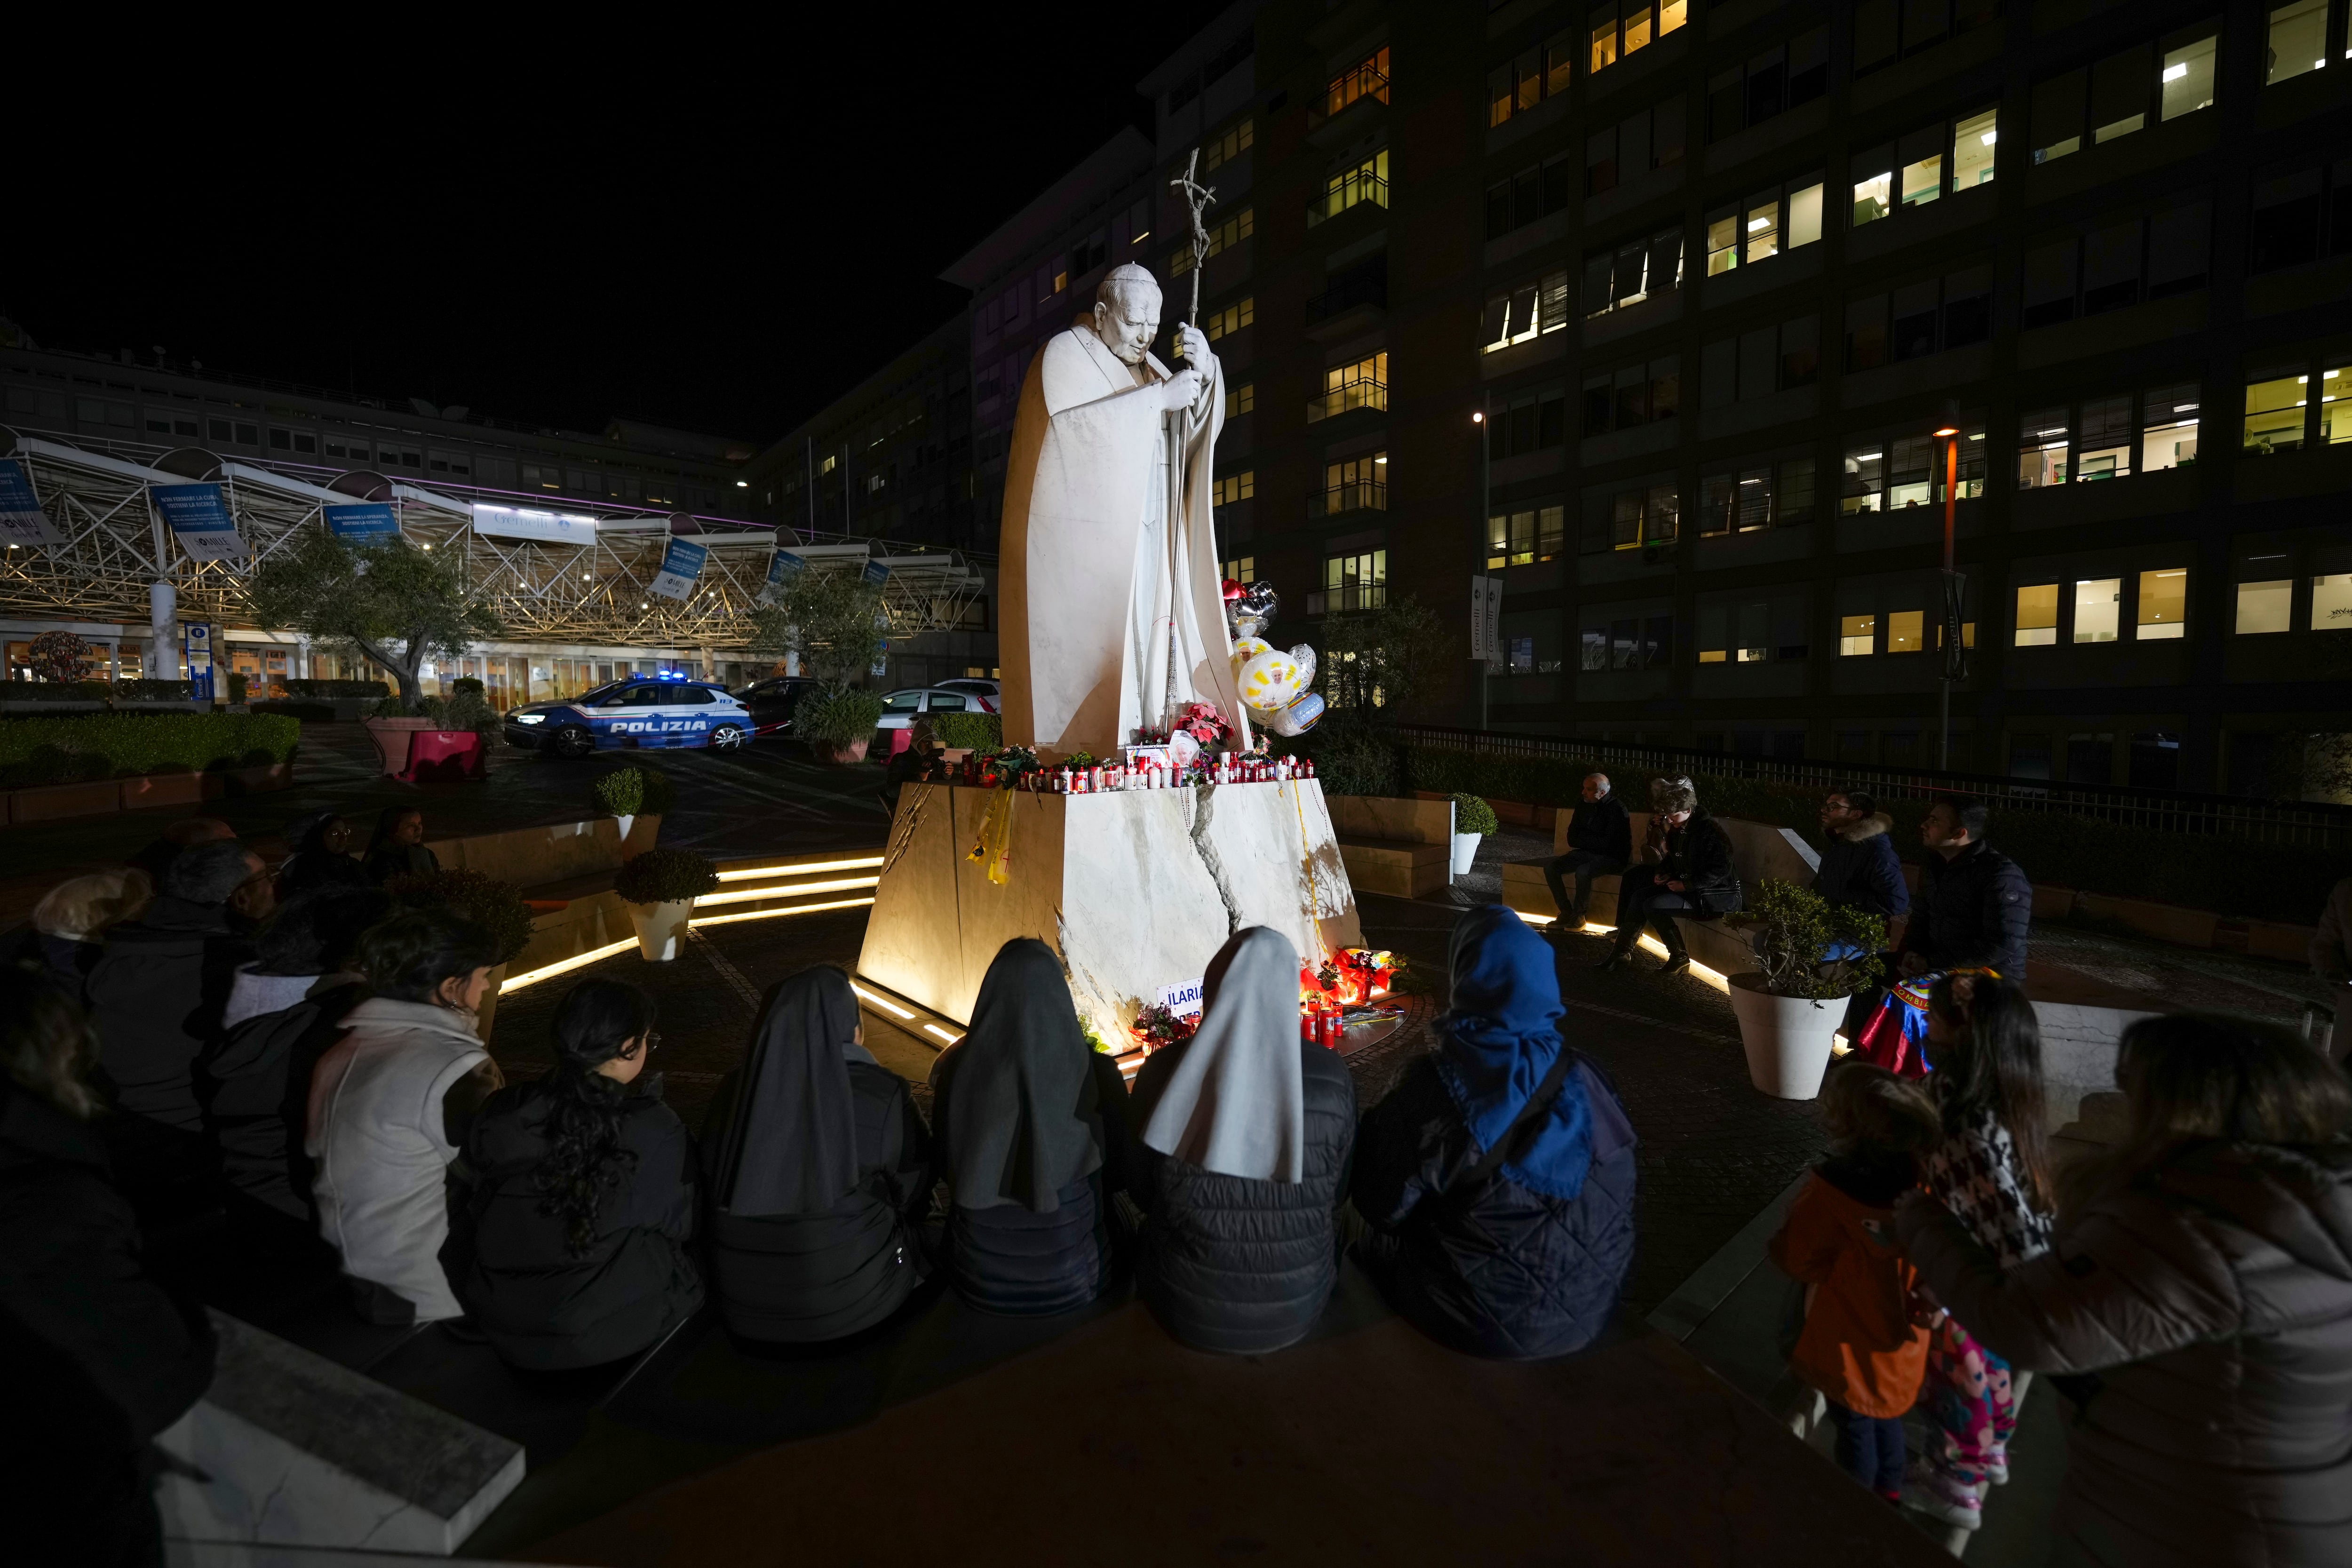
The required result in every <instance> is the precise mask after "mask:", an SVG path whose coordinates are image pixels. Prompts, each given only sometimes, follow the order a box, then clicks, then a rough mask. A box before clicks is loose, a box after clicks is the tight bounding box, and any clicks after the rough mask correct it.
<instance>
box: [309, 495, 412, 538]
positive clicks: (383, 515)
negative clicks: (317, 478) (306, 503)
mask: <svg viewBox="0 0 2352 1568" xmlns="http://www.w3.org/2000/svg"><path fill="white" fill-rule="evenodd" d="M319 510H320V512H321V513H323V514H324V515H325V517H326V519H327V531H328V532H329V533H331V534H333V535H334V536H335V537H336V538H337V539H340V540H341V541H343V542H345V543H346V544H384V543H388V542H391V541H393V540H395V539H398V538H399V537H400V514H399V513H398V512H395V511H394V510H392V508H391V507H390V506H389V505H387V504H385V503H384V502H382V501H362V502H359V503H358V504H356V505H352V506H322V507H320V509H319Z"/></svg>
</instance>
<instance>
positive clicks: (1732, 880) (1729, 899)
mask: <svg viewBox="0 0 2352 1568" xmlns="http://www.w3.org/2000/svg"><path fill="white" fill-rule="evenodd" d="M1659 820H1660V819H1659V818H1657V817H1655V816H1653V817H1651V818H1650V825H1651V826H1650V832H1651V835H1652V842H1650V843H1649V844H1647V845H1645V846H1644V847H1643V851H1642V858H1643V859H1644V860H1645V861H1647V862H1649V863H1650V864H1651V865H1653V866H1655V867H1656V868H1658V880H1659V881H1660V882H1661V883H1664V882H1680V883H1682V884H1683V887H1684V889H1685V895H1686V896H1687V897H1688V898H1690V899H1691V900H1693V901H1695V902H1696V903H1697V904H1699V905H1700V906H1701V909H1700V910H1699V911H1697V912H1698V917H1699V918H1700V919H1702V920H1706V919H1711V918H1713V917H1714V916H1717V915H1727V914H1731V913H1733V912H1734V911H1736V910H1738V909H1739V908H1740V907H1741V906H1742V905H1743V903H1744V902H1745V901H1746V900H1745V895H1744V894H1743V892H1742V891H1741V889H1740V886H1739V870H1738V867H1736V866H1734V865H1733V864H1732V860H1731V835H1729V834H1728V833H1726V832H1725V831H1724V830H1723V824H1721V823H1719V822H1717V820H1716V819H1715V818H1713V817H1712V816H1708V815H1707V814H1706V813H1705V812H1703V811H1694V812H1692V813H1691V814H1690V816H1689V817H1688V818H1687V819H1686V820H1685V822H1683V824H1682V825H1681V826H1678V827H1673V828H1669V829H1667V830H1666V832H1665V833H1664V836H1663V838H1662V839H1661V837H1660V836H1659V834H1658V823H1659Z"/></svg>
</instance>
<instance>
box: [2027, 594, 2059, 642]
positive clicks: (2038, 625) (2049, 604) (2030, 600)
mask: <svg viewBox="0 0 2352 1568" xmlns="http://www.w3.org/2000/svg"><path fill="white" fill-rule="evenodd" d="M2057 640H2058V584H2055V583H2035V584H2030V585H2028V586H2025V587H2021V588H2020V589H2018V591H2017V646H2018V647H2051V646H2052V645H2053V644H2054V643H2056V642H2057Z"/></svg>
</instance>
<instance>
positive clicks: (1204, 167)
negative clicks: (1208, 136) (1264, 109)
mask: <svg viewBox="0 0 2352 1568" xmlns="http://www.w3.org/2000/svg"><path fill="white" fill-rule="evenodd" d="M1256 139H1257V123H1256V121H1254V120H1250V119H1248V118H1244V120H1243V121H1242V122H1241V123H1240V124H1238V125H1235V126H1234V127H1233V128H1232V129H1230V130H1228V131H1227V132H1225V133H1224V134H1223V136H1220V137H1218V138H1217V139H1216V140H1215V141H1214V142H1210V143H1209V144H1208V146H1207V147H1205V148H1203V149H1202V153H1201V172H1202V174H1213V173H1214V172H1215V171H1216V170H1217V169H1219V168H1221V167H1223V165H1224V164H1226V163H1232V162H1233V161H1234V159H1235V158H1238V157H1240V156H1241V155H1242V154H1243V153H1246V152H1248V151H1249V149H1250V146H1251V144H1252V143H1253V142H1255V141H1256Z"/></svg>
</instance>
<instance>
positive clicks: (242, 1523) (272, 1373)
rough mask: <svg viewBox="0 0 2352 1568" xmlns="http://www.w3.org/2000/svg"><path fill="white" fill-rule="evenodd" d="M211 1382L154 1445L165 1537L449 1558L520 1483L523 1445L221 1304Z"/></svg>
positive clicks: (216, 1316)
mask: <svg viewBox="0 0 2352 1568" xmlns="http://www.w3.org/2000/svg"><path fill="white" fill-rule="evenodd" d="M212 1320H213V1327H214V1328H215V1331H217V1332H218V1333H219V1335H220V1361H219V1365H218V1370H217V1371H216V1372H215V1373H214V1376H213V1385H212V1387H211V1388H209V1389H208V1390H206V1391H205V1396H204V1398H202V1399H200V1400H198V1401H197V1402H196V1404H195V1407H194V1409H192V1410H190V1411H189V1412H188V1413H187V1414H186V1415H183V1416H182V1417H180V1419H179V1420H178V1421H176V1422H174V1423H173V1425H172V1426H170V1427H169V1428H168V1429H166V1430H165V1431H164V1432H163V1435H162V1436H159V1437H157V1438H156V1440H155V1441H156V1444H157V1446H158V1447H161V1448H163V1450H164V1451H165V1452H167V1453H169V1454H171V1455H173V1457H174V1458H178V1459H180V1460H181V1461H182V1462H183V1463H184V1465H186V1466H187V1467H188V1468H191V1469H193V1470H194V1471H197V1472H199V1473H200V1474H202V1475H203V1476H204V1477H205V1478H207V1479H205V1480H203V1481H198V1480H196V1479H193V1478H191V1477H189V1476H186V1475H182V1474H172V1475H167V1476H165V1477H164V1478H163V1480H162V1482H161V1483H160V1484H159V1485H158V1486H157V1488H156V1491H155V1500H156V1504H157V1506H158V1508H159V1509H160V1510H162V1513H163V1533H164V1535H165V1536H167V1537H169V1538H172V1539H174V1540H181V1541H241V1542H261V1543H267V1544H270V1545H278V1546H331V1547H364V1548H367V1549H369V1550H372V1551H376V1552H426V1553H431V1554H433V1555H436V1556H445V1557H446V1556H447V1555H448V1554H449V1553H450V1552H454V1551H455V1550H457V1543H458V1542H461V1541H463V1540H465V1538H466V1537H467V1536H468V1535H470V1534H471V1533H473V1531H474V1527H475V1526H476V1525H478V1524H479V1523H480V1522H481V1521H482V1520H483V1518H484V1517H485V1516H486V1515H488V1512H489V1511H490V1510H492V1509H493V1508H496V1507H497V1506H498V1505H499V1502H500V1501H501V1500H504V1498H505V1497H506V1495H507V1494H508V1493H509V1492H510V1491H512V1490H514V1489H515V1488H516V1487H517V1486H519V1485H520V1484H521V1481H522V1474H523V1451H522V1448H521V1447H520V1446H519V1445H517V1444H515V1443H511V1442H509V1441H508V1440H507V1439H506V1438H504V1437H500V1436H496V1435H494V1434H492V1433H489V1432H485V1431H483V1430H482V1429H481V1428H480V1427H478V1426H474V1425H472V1424H471V1423H469V1422H465V1421H461V1420H459V1419H458V1418H457V1416H455V1415H449V1414H447V1413H446V1412H445V1411H440V1410H436V1409H435V1408H433V1407H432V1406H431V1405H425V1404H424V1403H422V1402H420V1401H418V1400H415V1399H411V1398H410V1397H409V1396H408V1395H406V1394H402V1393H399V1392H397V1391H396V1390H394V1389H390V1388H386V1387H385V1386H384V1385H383V1384H380V1383H377V1382H374V1381H373V1380H372V1379H370V1378H366V1377H362V1375H361V1374H359V1373H355V1372H352V1371H351V1370H350V1369H348V1368H346V1367H341V1366H338V1365H336V1364H335V1363H333V1362H331V1361H328V1360H327V1359H325V1358H324V1357H323V1356H318V1355H313V1354H311V1353H310V1352H309V1351H306V1350H302V1349H299V1348H298V1347H296V1346H294V1345H290V1344H289V1343H287V1342H285V1341H283V1340H281V1339H278V1337H277V1336H275V1335H274V1334H268V1333H264V1332H263V1331H261V1330H259V1329H257V1328H254V1327H253V1326H252V1325H250V1324H248V1323H244V1322H240V1321H237V1320H236V1319H235V1318H230V1317H225V1316H223V1315H222V1314H221V1313H219V1312H215V1313H213V1314H212Z"/></svg>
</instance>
